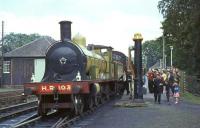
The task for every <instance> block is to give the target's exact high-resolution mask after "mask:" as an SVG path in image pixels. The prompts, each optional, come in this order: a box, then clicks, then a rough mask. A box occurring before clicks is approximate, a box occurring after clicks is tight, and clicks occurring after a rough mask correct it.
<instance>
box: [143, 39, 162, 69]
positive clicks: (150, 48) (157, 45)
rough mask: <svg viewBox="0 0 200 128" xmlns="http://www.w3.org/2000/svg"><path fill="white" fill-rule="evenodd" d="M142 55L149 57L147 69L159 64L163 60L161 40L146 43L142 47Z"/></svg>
mask: <svg viewBox="0 0 200 128" xmlns="http://www.w3.org/2000/svg"><path fill="white" fill-rule="evenodd" d="M142 54H143V55H145V56H146V57H147V68H150V67H151V66H153V65H154V64H155V63H156V62H158V61H159V60H160V59H161V58H162V41H161V38H158V39H156V40H150V41H145V42H144V43H143V45H142Z"/></svg>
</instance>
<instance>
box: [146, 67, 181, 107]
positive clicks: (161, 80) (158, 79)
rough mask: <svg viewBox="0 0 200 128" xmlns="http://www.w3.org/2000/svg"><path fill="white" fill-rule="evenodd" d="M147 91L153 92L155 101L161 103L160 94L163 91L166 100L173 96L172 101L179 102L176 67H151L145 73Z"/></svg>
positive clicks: (178, 82)
mask: <svg viewBox="0 0 200 128" xmlns="http://www.w3.org/2000/svg"><path fill="white" fill-rule="evenodd" d="M147 78H148V88H149V92H150V93H153V94H154V101H155V103H156V102H158V103H159V104H160V103H161V94H162V93H165V94H166V97H167V102H168V104H170V97H174V103H175V104H177V103H178V102H179V97H180V86H179V85H180V75H179V71H178V70H177V69H171V70H158V69H151V70H149V72H148V73H147Z"/></svg>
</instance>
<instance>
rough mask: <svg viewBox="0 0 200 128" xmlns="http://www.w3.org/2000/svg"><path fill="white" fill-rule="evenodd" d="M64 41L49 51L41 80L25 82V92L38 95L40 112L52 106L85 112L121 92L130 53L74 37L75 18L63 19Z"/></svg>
mask: <svg viewBox="0 0 200 128" xmlns="http://www.w3.org/2000/svg"><path fill="white" fill-rule="evenodd" d="M60 28H61V41H60V42H56V43H54V44H53V45H51V46H50V47H49V48H48V50H47V52H46V58H45V59H46V60H45V61H46V66H45V73H44V76H43V79H42V81H41V82H37V83H36V82H35V83H25V84H24V93H25V94H26V95H36V96H37V97H38V100H39V104H38V114H39V115H46V114H47V112H48V111H49V110H51V109H57V110H65V111H68V112H70V113H74V114H81V113H82V112H83V111H84V110H87V109H92V107H94V106H96V105H98V104H100V103H102V102H104V101H105V100H108V99H109V98H110V97H112V96H115V95H119V94H120V90H121V88H122V86H123V85H122V83H121V82H119V80H118V79H119V77H120V76H122V75H123V72H125V71H126V69H127V67H126V65H127V57H126V56H125V55H124V54H123V53H121V52H119V51H112V47H108V46H103V45H93V44H90V45H88V46H87V47H86V44H85V43H83V42H78V41H72V40H71V22H70V21H61V22H60Z"/></svg>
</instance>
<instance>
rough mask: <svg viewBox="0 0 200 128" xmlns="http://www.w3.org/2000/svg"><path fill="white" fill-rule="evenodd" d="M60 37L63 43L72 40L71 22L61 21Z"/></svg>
mask: <svg viewBox="0 0 200 128" xmlns="http://www.w3.org/2000/svg"><path fill="white" fill-rule="evenodd" d="M59 24H60V37H61V41H62V42H64V41H67V40H71V24H72V22H71V21H60V22H59Z"/></svg>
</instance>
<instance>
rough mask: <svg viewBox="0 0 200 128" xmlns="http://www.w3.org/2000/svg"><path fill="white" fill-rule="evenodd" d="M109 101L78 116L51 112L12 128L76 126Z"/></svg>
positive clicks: (64, 127)
mask: <svg viewBox="0 0 200 128" xmlns="http://www.w3.org/2000/svg"><path fill="white" fill-rule="evenodd" d="M111 101H112V100H111ZM111 101H107V102H105V103H104V104H99V105H98V106H97V107H94V108H93V109H91V110H88V111H86V112H84V113H82V114H81V115H78V116H72V117H69V116H68V115H66V114H65V115H64V114H63V113H59V112H56V111H54V112H51V113H50V114H48V115H47V116H45V117H41V116H35V117H34V118H31V119H29V120H27V121H24V122H23V123H20V124H18V125H15V126H14V127H13V128H30V127H31V128H32V127H34V128H47V127H48V128H70V127H71V126H73V125H76V123H77V121H80V120H81V119H83V118H85V117H87V116H89V115H90V114H92V113H93V112H95V111H96V110H97V109H99V108H101V107H102V106H103V105H105V104H107V103H109V102H111Z"/></svg>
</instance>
